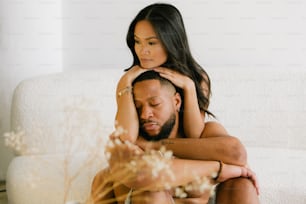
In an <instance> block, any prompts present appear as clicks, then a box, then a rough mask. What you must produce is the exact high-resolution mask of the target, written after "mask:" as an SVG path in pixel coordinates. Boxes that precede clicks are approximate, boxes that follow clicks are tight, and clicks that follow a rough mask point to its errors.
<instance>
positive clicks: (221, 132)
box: [201, 121, 228, 138]
mask: <svg viewBox="0 0 306 204" xmlns="http://www.w3.org/2000/svg"><path fill="white" fill-rule="evenodd" d="M225 135H228V133H227V131H226V129H225V128H224V127H223V125H222V124H221V123H219V122H215V121H209V122H206V123H205V127H204V130H203V132H202V135H201V138H207V137H218V136H225Z"/></svg>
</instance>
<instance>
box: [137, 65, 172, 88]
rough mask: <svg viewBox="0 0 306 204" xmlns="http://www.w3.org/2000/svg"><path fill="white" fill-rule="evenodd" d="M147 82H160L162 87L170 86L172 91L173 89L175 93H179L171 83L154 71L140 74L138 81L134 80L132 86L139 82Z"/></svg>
mask: <svg viewBox="0 0 306 204" xmlns="http://www.w3.org/2000/svg"><path fill="white" fill-rule="evenodd" d="M146 80H158V81H159V82H160V84H161V85H162V86H168V87H171V89H173V90H174V92H176V91H177V87H176V86H175V85H174V84H173V83H172V82H171V81H169V80H168V79H166V78H163V77H161V76H160V75H159V73H158V72H156V71H153V70H150V71H146V72H143V73H142V74H140V75H139V76H138V77H137V78H136V79H134V81H133V83H132V86H134V85H135V84H136V83H137V82H141V81H146Z"/></svg>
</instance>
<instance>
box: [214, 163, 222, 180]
mask: <svg viewBox="0 0 306 204" xmlns="http://www.w3.org/2000/svg"><path fill="white" fill-rule="evenodd" d="M218 162H219V170H218V172H217V176H216V177H215V178H214V180H215V181H217V180H218V179H219V177H220V174H221V172H222V169H223V162H222V161H221V160H219V161H218Z"/></svg>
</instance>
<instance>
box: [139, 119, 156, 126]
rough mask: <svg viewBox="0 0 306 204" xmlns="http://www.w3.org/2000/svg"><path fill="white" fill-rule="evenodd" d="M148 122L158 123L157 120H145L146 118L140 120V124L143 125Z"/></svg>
mask: <svg viewBox="0 0 306 204" xmlns="http://www.w3.org/2000/svg"><path fill="white" fill-rule="evenodd" d="M146 123H156V124H157V122H156V121H154V120H145V119H143V120H140V126H143V125H144V124H146Z"/></svg>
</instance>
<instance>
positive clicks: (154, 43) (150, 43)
mask: <svg viewBox="0 0 306 204" xmlns="http://www.w3.org/2000/svg"><path fill="white" fill-rule="evenodd" d="M156 44H157V42H149V45H156Z"/></svg>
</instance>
